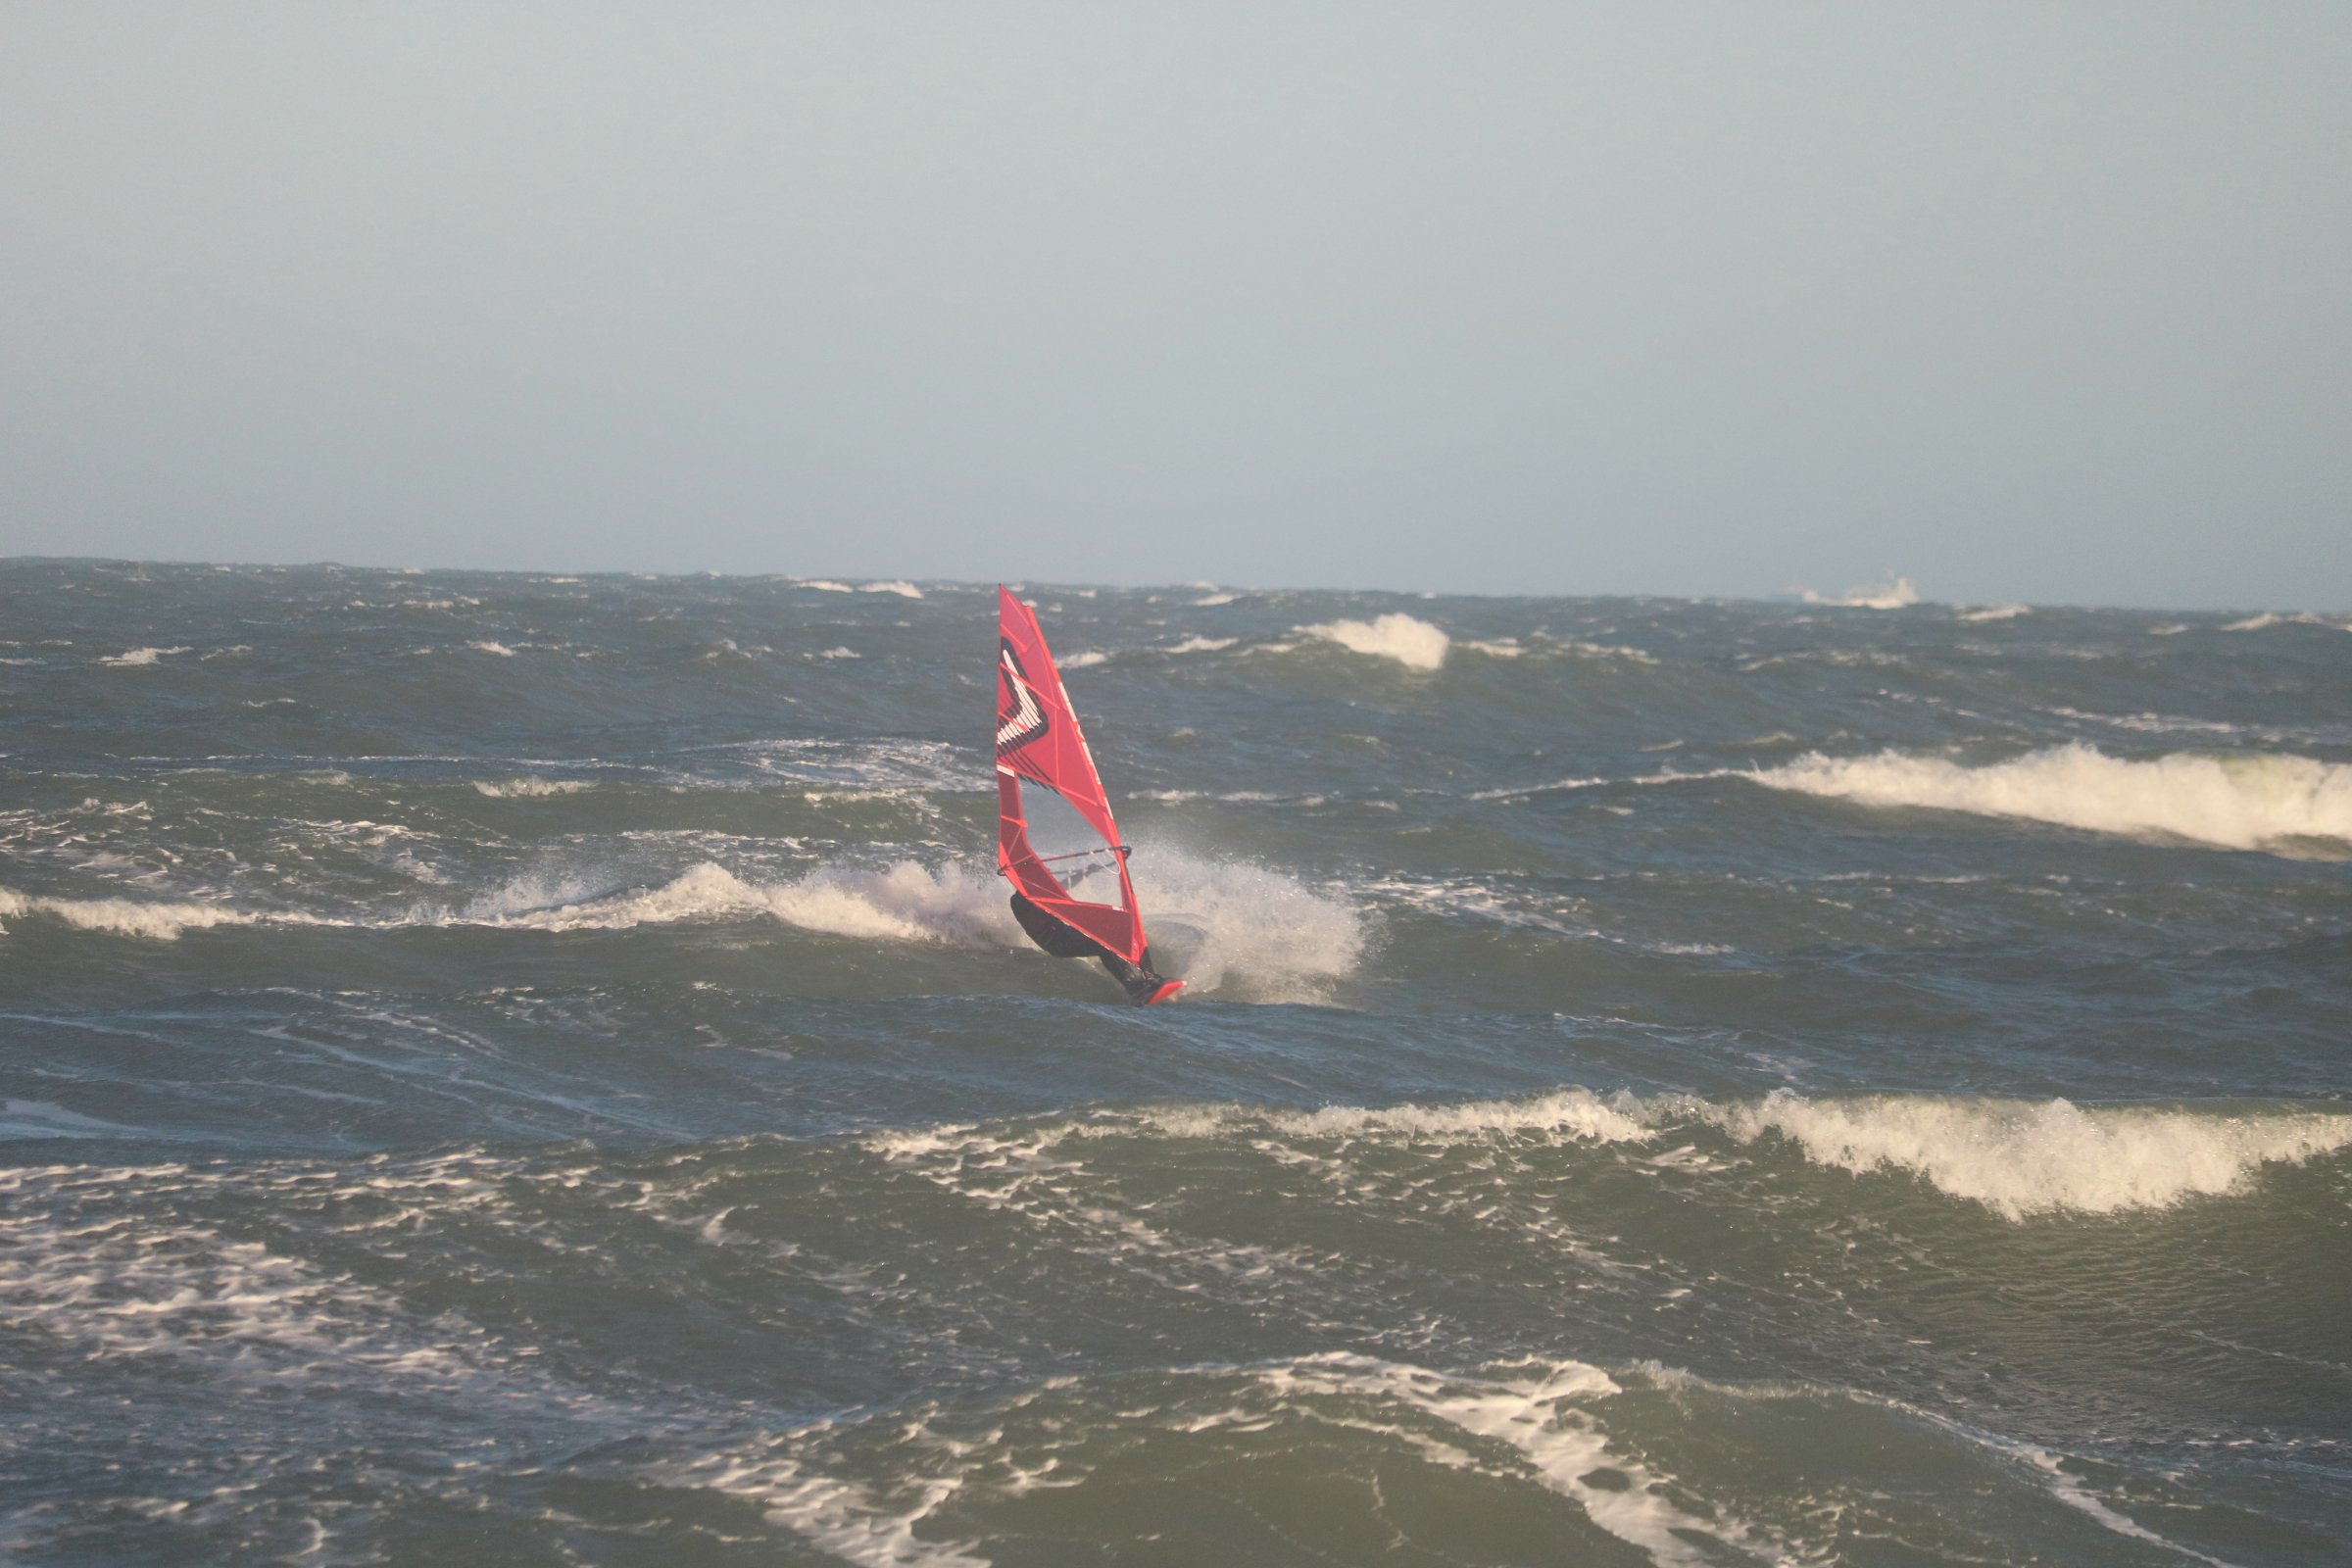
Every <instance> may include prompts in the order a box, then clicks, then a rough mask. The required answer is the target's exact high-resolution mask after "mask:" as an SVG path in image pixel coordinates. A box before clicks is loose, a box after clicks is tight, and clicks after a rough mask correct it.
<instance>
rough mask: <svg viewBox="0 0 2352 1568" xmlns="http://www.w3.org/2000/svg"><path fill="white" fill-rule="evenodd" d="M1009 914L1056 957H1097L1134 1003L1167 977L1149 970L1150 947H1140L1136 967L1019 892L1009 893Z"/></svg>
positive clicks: (1145, 999)
mask: <svg viewBox="0 0 2352 1568" xmlns="http://www.w3.org/2000/svg"><path fill="white" fill-rule="evenodd" d="M1012 917H1013V918H1014V919H1016V920H1018V921H1020V922H1021V929H1022V930H1023V931H1026V932H1028V933H1029V940H1030V941H1032V942H1034V943H1036V944H1037V945H1038V946H1039V947H1041V948H1043V949H1045V950H1046V952H1048V953H1050V954H1052V955H1053V956H1054V957H1056V958H1099V959H1101V960H1102V963H1103V968H1105V969H1107V970H1109V971H1110V977H1111V978H1112V979H1113V980H1116V981H1117V982H1118V983H1119V986H1120V988H1121V989H1122V990H1124V991H1125V992H1126V993H1127V1000H1128V1001H1130V1002H1133V1003H1137V1004H1139V1005H1140V1004H1143V1003H1147V1002H1150V1001H1151V1000H1152V995H1153V994H1154V993H1155V992H1157V991H1158V990H1159V988H1160V987H1161V986H1164V985H1166V984H1167V983H1168V982H1167V980H1166V979H1165V978H1164V977H1162V976H1160V975H1157V974H1154V973H1152V950H1151V949H1149V948H1146V949H1145V950H1144V961H1143V963H1142V965H1141V966H1140V967H1139V966H1138V965H1136V964H1132V963H1129V962H1128V961H1127V960H1126V959H1125V958H1122V957H1120V956H1118V955H1117V954H1115V953H1113V952H1111V951H1110V950H1109V949H1108V948H1106V947H1104V946H1103V944H1102V943H1100V942H1097V941H1096V940H1095V939H1094V938H1093V937H1090V936H1088V935H1087V934H1086V933H1085V932H1083V931H1081V930H1079V929H1078V928H1077V927H1076V926H1073V925H1068V924H1065V923H1064V922H1062V921H1060V920H1056V919H1055V918H1054V916H1052V915H1050V914H1048V913H1047V912H1046V911H1045V910H1043V909H1041V908H1039V907H1037V906H1036V905H1035V904H1033V903H1032V902H1030V901H1029V900H1028V899H1027V898H1025V897H1023V896H1022V895H1020V894H1018V893H1015V894H1014V895H1013V896H1012Z"/></svg>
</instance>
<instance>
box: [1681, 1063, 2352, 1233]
mask: <svg viewBox="0 0 2352 1568" xmlns="http://www.w3.org/2000/svg"><path fill="white" fill-rule="evenodd" d="M1702 1116H1703V1119H1705V1120H1707V1121H1711V1122H1713V1123H1714V1124H1715V1125H1717V1126H1719V1127H1721V1128H1722V1129H1723V1130H1724V1131H1726V1132H1728V1133H1730V1134H1731V1135H1732V1136H1733V1137H1734V1138H1737V1139H1739V1140H1740V1142H1742V1143H1753V1142H1754V1141H1755V1140H1757V1139H1758V1138H1761V1137H1763V1136H1764V1135H1765V1134H1766V1133H1778V1134H1780V1135H1781V1136H1782V1137H1785V1138H1787V1139H1789V1141H1790V1142H1792V1143H1794V1144H1795V1145H1796V1146H1797V1147H1798V1148H1800V1149H1802V1150H1803V1151H1804V1152H1805V1157H1806V1158H1808V1159H1810V1160H1812V1161H1813V1162H1814V1163H1815V1164H1819V1165H1829V1166H1835V1167H1837V1168H1838V1169H1841V1170H1850V1171H1854V1172H1856V1173H1857V1174H1859V1173H1864V1172H1869V1171H1876V1170H1886V1169H1894V1170H1904V1171H1909V1172H1911V1173H1912V1174H1914V1175H1917V1176H1921V1177H1924V1178H1926V1179H1927V1180H1928V1181H1929V1182H1931V1183H1933V1184H1934V1185H1935V1187H1936V1189H1937V1190H1938V1191H1939V1192H1943V1193H1947V1194H1949V1195H1950V1196H1952V1197H1954V1198H1964V1199H1968V1200H1970V1201H1973V1202H1978V1203H1982V1204H1984V1205H1985V1207H1986V1208H1989V1209H1991V1210H1993V1211H1994V1212H1995V1213H1998V1214H2001V1215H2003V1216H2004V1217H2006V1218H2009V1219H2022V1218H2024V1217H2025V1216H2026V1215H2029V1214H2044V1213H2052V1212H2055V1211H2058V1210H2062V1209H2067V1210H2073V1211H2075V1212H2078V1213H2084V1214H2115V1213H2121V1212H2123V1211H2125V1210H2127V1209H2155V1208H2169V1207H2171V1206H2173V1205H2174V1204H2175V1203H2178V1202H2179V1201H2181V1200H2182V1199H2186V1198H2194V1197H2211V1196H2217V1195H2222V1194H2230V1193H2236V1192H2240V1191H2242V1190H2243V1189H2244V1187H2245V1185H2246V1183H2247V1182H2248V1181H2250V1180H2251V1179H2252V1177H2253V1175H2254V1173H2255V1172H2256V1170H2257V1169H2259V1168H2260V1167H2261V1166H2263V1165H2265V1164H2272V1163H2284V1164H2300V1163H2302V1162H2303V1161H2304V1160H2306V1159H2309V1158H2312V1157H2313V1156H2314V1155H2320V1154H2329V1153H2333V1152H2336V1151H2338V1150H2341V1149H2344V1148H2346V1147H2348V1146H2352V1115H2346V1114H2343V1113H2340V1112H2325V1111H2313V1112H2290V1113H2287V1114H2266V1115H2244V1114H2229V1113H2222V1112H2214V1111H2197V1110H2178V1109H2158V1108H2149V1107H2138V1106H2106V1107H2099V1108H2093V1109H2087V1110H2086V1109H2084V1108H2082V1106H2080V1105H2076V1104H2074V1103H2071V1102H2069V1101H2065V1100H2050V1101H2043V1102H2039V1103H2034V1102H2026V1101H2001V1100H1939V1099H1933V1098H1929V1097H1926V1096H1919V1095H1887V1096H1875V1097H1871V1098H1867V1099H1861V1100H1807V1099H1805V1098H1803V1097H1802V1096H1798V1095H1791V1094H1775V1095H1770V1096H1767V1097H1766V1098H1765V1099H1764V1100H1763V1101H1762V1102H1761V1103H1755V1104H1747V1105H1731V1106H1721V1107H1715V1106H1710V1107H1707V1108H1706V1109H1705V1110H1704V1111H1703V1112H1702Z"/></svg>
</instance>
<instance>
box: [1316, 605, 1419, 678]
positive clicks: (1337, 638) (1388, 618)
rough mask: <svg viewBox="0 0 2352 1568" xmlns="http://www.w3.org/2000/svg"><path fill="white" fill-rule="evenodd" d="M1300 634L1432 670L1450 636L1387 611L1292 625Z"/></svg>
mask: <svg viewBox="0 0 2352 1568" xmlns="http://www.w3.org/2000/svg"><path fill="white" fill-rule="evenodd" d="M1296 629H1297V630H1298V632H1299V635H1300V636H1304V637H1320V638H1322V639H1323V640H1324V641H1326V642H1334V643H1338V644H1339V645H1340V646H1341V647H1342V648H1345V649H1348V651H1350V652H1351V653H1358V654H1365V655H1369V656H1371V657H1373V658H1376V659H1394V660H1395V661H1397V662H1398V663H1399V664H1402V665H1403V666H1404V667H1405V668H1407V669H1422V670H1429V669H1436V668H1437V667H1438V666H1439V665H1441V664H1443V663H1445V662H1446V648H1447V647H1448V646H1450V644H1451V643H1452V641H1453V639H1451V638H1450V637H1447V636H1446V633H1445V632H1443V631H1442V630H1440V629H1439V628H1437V627H1436V626H1433V625H1431V624H1430V623H1429V622H1428V621H1426V620H1422V619H1419V618H1417V617H1416V616H1412V615H1398V614H1388V615H1382V616H1379V617H1377V618H1376V619H1373V620H1333V621H1325V622H1323V623H1322V624H1320V625H1314V626H1300V627H1298V628H1296Z"/></svg>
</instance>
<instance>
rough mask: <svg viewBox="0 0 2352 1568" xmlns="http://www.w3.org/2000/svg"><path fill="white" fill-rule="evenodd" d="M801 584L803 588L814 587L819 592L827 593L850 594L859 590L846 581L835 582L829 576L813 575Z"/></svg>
mask: <svg viewBox="0 0 2352 1568" xmlns="http://www.w3.org/2000/svg"><path fill="white" fill-rule="evenodd" d="M801 586H802V587H803V588H814V589H815V590H817V591H818V592H819V593H827V594H848V593H856V592H857V591H858V590H856V589H855V588H852V587H851V586H850V585H849V584H848V583H846V582H834V581H833V580H831V579H830V578H827V577H811V578H809V580H808V581H806V582H803V583H802V584H801Z"/></svg>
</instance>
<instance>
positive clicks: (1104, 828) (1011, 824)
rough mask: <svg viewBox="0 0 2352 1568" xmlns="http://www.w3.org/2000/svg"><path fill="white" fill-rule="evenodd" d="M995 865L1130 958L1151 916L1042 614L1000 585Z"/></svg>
mask: <svg viewBox="0 0 2352 1568" xmlns="http://www.w3.org/2000/svg"><path fill="white" fill-rule="evenodd" d="M997 869H998V870H999V871H1001V872H1003V873H1004V874H1005V876H1006V877H1008V878H1009V879H1010V880H1011V882H1012V885H1013V886H1014V887H1016V888H1018V889H1019V890H1020V891H1021V893H1022V894H1023V895H1024V896H1025V897H1027V898H1028V899H1029V900H1030V902H1031V903H1033V904H1035V905H1037V907H1039V908H1041V909H1043V910H1045V911H1046V912H1047V913H1048V914H1051V915H1053V916H1054V918H1055V919H1057V920H1059V921H1061V922H1062V923H1064V924H1065V925H1068V926H1070V927H1072V928H1073V929H1075V930H1077V931H1079V932H1080V933H1082V934H1084V935H1085V936H1087V937H1090V938H1092V939H1093V940H1094V941H1096V942H1099V943H1101V944H1102V945H1103V947H1105V948H1107V949H1108V950H1110V951H1111V952H1112V953H1115V954H1117V955H1118V956H1120V957H1122V958H1124V959H1126V960H1127V961H1128V962H1129V963H1133V964H1141V963H1143V961H1144V921H1143V916H1142V914H1141V913H1140V912H1139V911H1138V910H1137V909H1136V907H1135V888H1134V886H1133V884H1131V883H1130V882H1129V881H1128V880H1127V850H1126V846H1125V845H1124V844H1122V843H1121V842H1120V840H1119V825H1118V823H1117V822H1115V821H1113V820H1112V819H1111V815H1110V802H1109V801H1108V800H1106V799H1104V798H1103V781H1102V779H1101V778H1099V777H1098V776H1096V773H1095V759H1094V754H1093V753H1091V752H1089V751H1088V750H1087V748H1086V736H1085V734H1084V733H1082V732H1081V731H1080V730H1079V728H1078V715H1077V714H1076V713H1075V712H1073V711H1071V710H1070V699H1069V696H1068V694H1067V693H1065V692H1063V691H1062V689H1061V672H1060V671H1059V670H1057V669H1055V668H1054V656H1053V654H1052V653H1050V652H1049V651H1048V650H1047V648H1046V635H1045V633H1044V632H1042V631H1040V630H1039V629H1038V625H1037V614H1036V613H1035V612H1034V611H1032V610H1030V608H1029V607H1028V606H1027V605H1024V604H1022V603H1021V602H1020V601H1019V600H1017V599H1015V598H1013V597H1012V595H1011V594H1010V593H1009V592H1007V591H1006V590H1005V589H1004V588H999V589H998V590H997Z"/></svg>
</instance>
